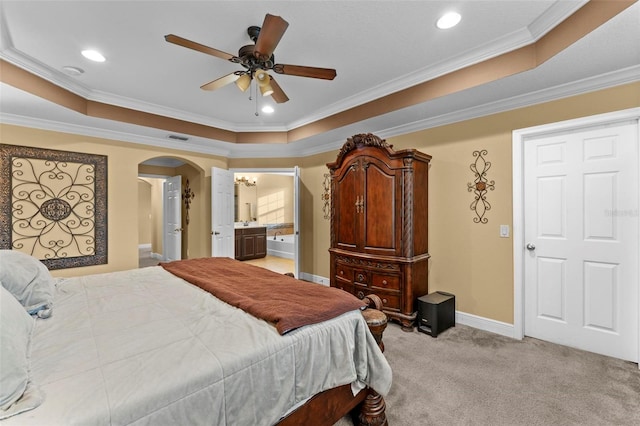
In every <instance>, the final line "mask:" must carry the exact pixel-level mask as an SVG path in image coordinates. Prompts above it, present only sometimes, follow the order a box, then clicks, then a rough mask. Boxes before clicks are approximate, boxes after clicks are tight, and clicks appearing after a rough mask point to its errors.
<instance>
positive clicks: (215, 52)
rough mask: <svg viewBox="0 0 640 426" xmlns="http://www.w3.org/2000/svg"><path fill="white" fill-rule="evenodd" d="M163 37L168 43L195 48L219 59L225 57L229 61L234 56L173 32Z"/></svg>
mask: <svg viewBox="0 0 640 426" xmlns="http://www.w3.org/2000/svg"><path fill="white" fill-rule="evenodd" d="M164 39H165V40H166V41H168V42H169V43H173V44H177V45H178V46H182V47H186V48H189V49H193V50H197V51H198V52H202V53H206V54H208V55H211V56H216V57H218V58H221V59H226V60H227V61H230V60H231V59H233V58H234V57H235V56H234V55H232V54H230V53H227V52H223V51H222V50H218V49H214V48H213V47H209V46H205V45H204V44H200V43H196V42H195V41H191V40H187V39H186V38H182V37H180V36H177V35H174V34H168V35H166V36H164Z"/></svg>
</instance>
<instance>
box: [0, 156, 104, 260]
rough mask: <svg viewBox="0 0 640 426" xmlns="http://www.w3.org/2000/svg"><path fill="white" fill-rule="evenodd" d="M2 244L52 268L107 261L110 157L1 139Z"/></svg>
mask: <svg viewBox="0 0 640 426" xmlns="http://www.w3.org/2000/svg"><path fill="white" fill-rule="evenodd" d="M0 249H10V250H19V251H21V252H24V253H27V254H29V255H31V256H34V257H36V258H38V259H40V260H41V261H42V262H43V263H44V264H45V265H46V266H47V268H49V269H51V270H53V269H64V268H75V267H80V266H89V265H100V264H106V263H107V157H106V156H104V155H94V154H85V153H77V152H67V151H58V150H50V149H42V148H33V147H25V146H17V145H7V144H0Z"/></svg>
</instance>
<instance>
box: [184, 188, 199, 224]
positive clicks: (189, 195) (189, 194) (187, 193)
mask: <svg viewBox="0 0 640 426" xmlns="http://www.w3.org/2000/svg"><path fill="white" fill-rule="evenodd" d="M194 198H196V194H194V192H193V191H192V190H191V188H190V187H189V179H187V184H186V185H185V187H184V192H183V194H182V199H183V200H184V207H185V209H186V210H187V217H186V222H187V225H188V224H189V209H190V208H191V201H193V199H194Z"/></svg>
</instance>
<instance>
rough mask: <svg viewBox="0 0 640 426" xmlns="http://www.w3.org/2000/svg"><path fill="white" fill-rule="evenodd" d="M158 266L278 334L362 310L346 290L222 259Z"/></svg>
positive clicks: (168, 263)
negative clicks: (261, 320)
mask: <svg viewBox="0 0 640 426" xmlns="http://www.w3.org/2000/svg"><path fill="white" fill-rule="evenodd" d="M160 266H162V267H163V268H164V269H166V270H167V271H169V272H171V273H172V274H173V275H176V276H178V277H180V278H182V279H184V280H186V281H189V282H190V283H192V284H194V285H197V286H198V287H200V288H202V289H203V290H206V291H208V292H209V293H211V294H213V295H214V296H215V297H217V298H218V299H220V300H222V301H224V302H226V303H228V304H230V305H233V306H235V307H238V308H240V309H242V310H244V311H245V312H248V313H250V314H251V315H253V316H255V317H257V318H261V319H264V320H266V321H269V322H272V323H274V324H275V326H276V328H277V330H278V332H279V333H280V334H285V333H287V332H289V331H291V330H293V329H295V328H298V327H302V326H303V325H308V324H315V323H319V322H322V321H326V320H328V319H331V318H334V317H337V316H338V315H341V314H343V313H345V312H348V311H352V310H354V309H362V308H364V307H365V303H364V302H362V301H361V300H358V298H357V297H355V296H353V295H351V294H349V293H347V292H346V291H343V290H340V289H337V288H331V287H325V286H323V285H320V284H314V283H309V282H305V281H300V280H297V279H295V278H291V277H288V276H286V275H282V274H278V273H276V272H272V271H269V270H266V269H263V268H259V267H257V266H253V265H249V264H246V263H242V262H240V261H237V260H234V259H229V258H226V257H208V258H201V259H188V260H177V261H174V262H167V263H160Z"/></svg>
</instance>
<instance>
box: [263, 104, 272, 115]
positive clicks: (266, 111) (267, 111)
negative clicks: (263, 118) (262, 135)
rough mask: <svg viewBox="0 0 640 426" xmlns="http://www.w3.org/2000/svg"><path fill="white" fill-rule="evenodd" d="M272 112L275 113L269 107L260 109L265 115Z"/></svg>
mask: <svg viewBox="0 0 640 426" xmlns="http://www.w3.org/2000/svg"><path fill="white" fill-rule="evenodd" d="M273 111H275V110H274V109H273V107H272V106H271V105H265V106H263V107H262V112H264V113H266V114H271V113H272V112H273Z"/></svg>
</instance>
